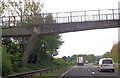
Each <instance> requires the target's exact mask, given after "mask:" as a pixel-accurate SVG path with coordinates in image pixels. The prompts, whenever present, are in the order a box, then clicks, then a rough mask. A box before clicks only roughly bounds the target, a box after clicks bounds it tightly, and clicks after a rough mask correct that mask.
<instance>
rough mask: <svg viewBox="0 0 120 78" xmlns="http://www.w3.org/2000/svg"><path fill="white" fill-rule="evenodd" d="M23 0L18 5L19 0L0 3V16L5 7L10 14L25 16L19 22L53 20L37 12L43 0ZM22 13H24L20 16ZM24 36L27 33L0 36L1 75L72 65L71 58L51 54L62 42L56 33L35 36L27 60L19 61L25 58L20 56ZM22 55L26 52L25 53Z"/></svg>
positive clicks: (38, 22)
mask: <svg viewBox="0 0 120 78" xmlns="http://www.w3.org/2000/svg"><path fill="white" fill-rule="evenodd" d="M24 1H25V4H24V5H23V6H21V5H20V3H22V2H18V3H16V2H15V1H12V0H11V2H9V1H8V2H7V3H4V2H3V3H2V5H0V15H1V16H2V14H5V12H6V11H7V12H9V14H11V16H16V15H17V16H19V18H20V19H26V20H25V21H23V22H22V26H36V25H43V24H52V23H53V22H54V21H53V17H52V15H51V14H46V15H40V14H41V10H42V7H43V3H41V1H40V2H36V0H32V1H30V0H24ZM15 5H18V6H15ZM3 7H4V8H3ZM22 10H23V11H22ZM14 14H15V15H14ZM22 15H26V16H24V17H23V16H22ZM38 15H39V16H38ZM43 18H44V19H43ZM27 19H29V20H27ZM6 23H7V22H6ZM20 25H21V20H18V23H17V26H20ZM28 39H29V37H7V38H2V46H1V48H2V56H1V58H2V60H1V61H0V64H1V65H2V75H3V76H4V75H9V74H15V73H21V72H26V71H33V70H40V69H44V68H51V67H65V66H70V65H73V63H72V62H71V61H70V62H67V61H64V60H63V59H61V58H54V56H56V55H58V51H57V49H59V48H60V46H61V45H62V44H63V40H62V39H61V35H59V34H53V35H47V36H39V37H38V38H37V40H36V45H35V46H34V49H33V52H32V53H31V54H30V57H29V58H28V59H27V60H28V61H27V62H26V64H25V65H23V61H24V60H26V59H24V58H22V56H23V55H24V54H25V53H24V51H25V47H26V45H27V44H28ZM24 56H27V54H25V55H24Z"/></svg>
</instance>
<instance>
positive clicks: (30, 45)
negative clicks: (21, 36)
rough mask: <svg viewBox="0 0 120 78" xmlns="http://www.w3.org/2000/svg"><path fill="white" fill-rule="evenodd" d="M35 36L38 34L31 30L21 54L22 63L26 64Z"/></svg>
mask: <svg viewBox="0 0 120 78" xmlns="http://www.w3.org/2000/svg"><path fill="white" fill-rule="evenodd" d="M37 38H38V34H37V33H36V32H33V33H32V34H31V36H30V37H29V40H28V44H27V46H26V48H25V51H24V53H23V56H22V64H23V65H26V64H27V63H28V60H29V58H30V55H31V53H32V52H33V48H34V46H35V43H36V40H37Z"/></svg>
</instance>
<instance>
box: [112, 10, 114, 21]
mask: <svg viewBox="0 0 120 78" xmlns="http://www.w3.org/2000/svg"><path fill="white" fill-rule="evenodd" d="M112 15H113V20H114V9H112Z"/></svg>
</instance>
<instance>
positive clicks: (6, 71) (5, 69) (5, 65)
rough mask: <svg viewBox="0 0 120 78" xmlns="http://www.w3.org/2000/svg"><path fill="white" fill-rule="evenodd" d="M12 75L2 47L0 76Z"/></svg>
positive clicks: (9, 62)
mask: <svg viewBox="0 0 120 78" xmlns="http://www.w3.org/2000/svg"><path fill="white" fill-rule="evenodd" d="M11 73H12V63H11V60H10V57H9V54H8V53H7V51H6V49H5V48H4V47H2V75H8V74H11Z"/></svg>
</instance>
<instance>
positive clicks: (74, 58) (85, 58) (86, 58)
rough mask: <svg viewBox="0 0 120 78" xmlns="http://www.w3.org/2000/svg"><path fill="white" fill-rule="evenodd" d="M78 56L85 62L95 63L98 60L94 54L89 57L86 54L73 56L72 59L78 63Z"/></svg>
mask: <svg viewBox="0 0 120 78" xmlns="http://www.w3.org/2000/svg"><path fill="white" fill-rule="evenodd" d="M78 56H80V57H83V58H84V61H86V60H87V61H88V62H89V63H92V62H95V60H96V57H95V56H94V55H93V54H89V55H86V54H80V55H72V56H71V58H72V60H74V61H76V60H77V57H78Z"/></svg>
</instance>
